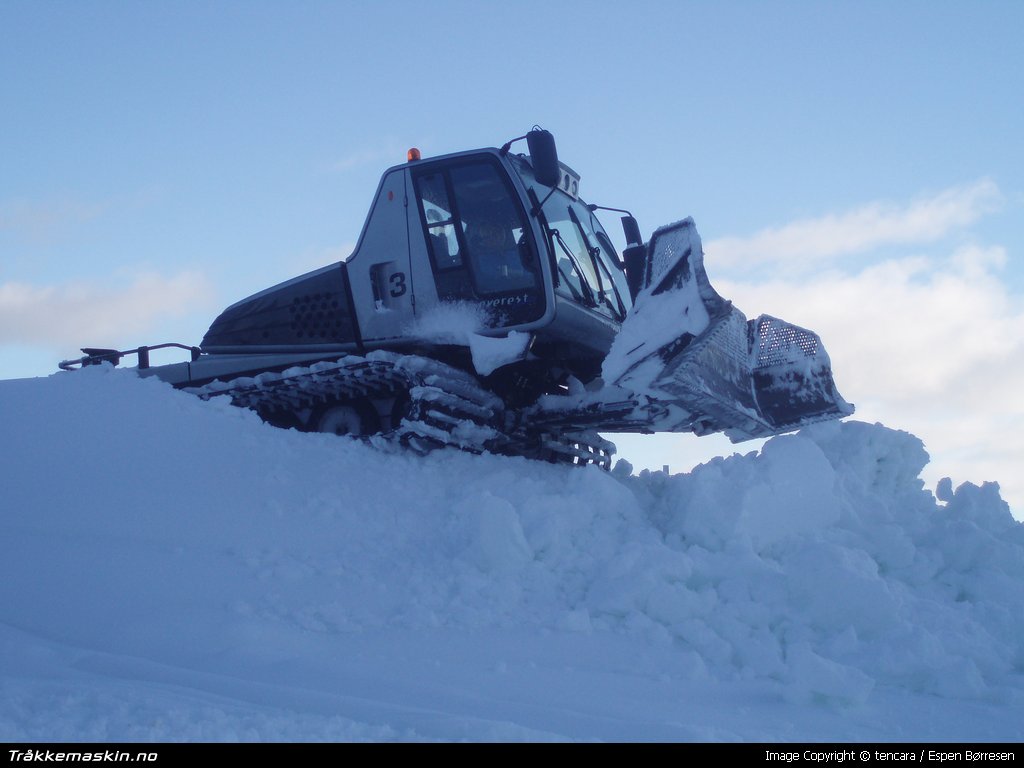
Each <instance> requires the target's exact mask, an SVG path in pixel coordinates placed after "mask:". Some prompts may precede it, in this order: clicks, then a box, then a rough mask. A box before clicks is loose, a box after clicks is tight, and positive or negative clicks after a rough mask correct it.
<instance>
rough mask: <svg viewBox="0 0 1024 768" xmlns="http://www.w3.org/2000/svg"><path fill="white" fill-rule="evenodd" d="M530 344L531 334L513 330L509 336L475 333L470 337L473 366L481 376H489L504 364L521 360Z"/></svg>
mask: <svg viewBox="0 0 1024 768" xmlns="http://www.w3.org/2000/svg"><path fill="white" fill-rule="evenodd" d="M529 346H530V334H528V333H522V332H520V331H512V332H511V333H509V334H508V336H505V337H504V338H502V337H496V338H495V337H490V336H481V335H480V334H478V333H474V334H473V335H472V336H470V337H469V351H470V353H471V354H472V355H473V368H475V369H476V372H477V373H479V374H480V375H481V376H489V375H490V374H491V373H493V372H494V371H496V370H498V369H499V368H501V367H502V366H503V365H508V364H509V363H514V362H515V361H516V360H521V359H522V358H523V355H525V354H526V350H527V347H529Z"/></svg>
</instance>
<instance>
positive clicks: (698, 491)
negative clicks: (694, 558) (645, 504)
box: [665, 435, 840, 550]
mask: <svg viewBox="0 0 1024 768" xmlns="http://www.w3.org/2000/svg"><path fill="white" fill-rule="evenodd" d="M835 484H836V477H835V471H834V470H833V468H832V466H831V465H830V464H829V462H828V460H827V459H826V458H825V456H824V454H823V453H822V451H821V449H820V448H819V447H818V446H817V445H815V443H814V442H813V441H811V440H809V439H807V438H805V437H802V436H800V435H788V436H783V437H776V438H773V439H772V440H770V441H768V442H767V443H766V444H765V445H764V447H763V449H762V451H761V453H760V454H759V455H756V456H750V457H741V456H733V457H731V458H729V459H717V460H714V461H712V462H709V463H708V464H703V465H701V466H699V467H697V468H695V469H694V471H693V472H692V473H691V474H690V475H689V476H678V480H677V479H676V478H672V486H671V488H670V492H671V494H672V495H671V497H669V498H666V503H667V504H668V505H670V507H671V509H670V510H669V512H668V519H667V520H666V521H665V525H666V527H667V530H668V531H674V532H678V533H680V534H682V535H684V536H685V537H687V538H688V539H689V540H691V541H693V542H694V543H701V544H703V545H704V546H707V547H712V548H715V549H717V548H719V547H723V546H725V544H726V542H729V541H732V540H734V539H736V538H737V537H740V538H743V539H746V540H749V541H750V542H751V544H752V545H753V546H754V548H755V549H758V550H761V549H764V548H765V547H769V546H771V545H773V544H775V543H777V542H779V541H782V540H784V539H790V538H793V537H799V536H806V535H811V534H813V533H814V532H815V531H819V530H822V529H825V528H828V527H829V526H831V525H833V524H835V523H836V521H837V520H838V519H839V514H840V512H839V500H838V498H837V496H836V493H835Z"/></svg>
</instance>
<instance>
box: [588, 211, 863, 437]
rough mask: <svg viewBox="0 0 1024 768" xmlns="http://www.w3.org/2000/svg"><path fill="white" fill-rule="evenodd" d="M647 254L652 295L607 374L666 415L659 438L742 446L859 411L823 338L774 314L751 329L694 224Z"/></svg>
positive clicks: (674, 227) (615, 349)
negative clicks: (839, 385)
mask: <svg viewBox="0 0 1024 768" xmlns="http://www.w3.org/2000/svg"><path fill="white" fill-rule="evenodd" d="M647 247H648V258H647V274H646V275H645V279H644V281H643V282H644V285H646V287H645V288H643V290H641V291H640V293H639V294H638V295H637V298H636V302H635V304H634V307H633V310H632V311H631V312H630V314H629V316H628V317H627V318H626V321H625V323H624V324H623V327H622V331H621V332H620V333H619V336H618V337H617V338H616V340H615V343H614V344H613V346H612V349H611V351H610V352H609V354H608V357H607V358H606V359H605V362H604V370H603V375H604V380H605V382H606V383H608V384H612V385H614V386H617V387H621V388H623V389H626V390H629V391H631V392H633V393H635V394H637V395H641V396H645V397H647V398H649V399H650V401H651V402H652V403H655V404H657V405H659V406H661V407H662V408H663V415H662V416H661V417H660V418H659V423H658V424H657V425H656V430H657V431H672V432H694V433H696V434H698V435H705V434H710V433H713V432H723V433H725V434H726V435H727V436H728V437H729V438H730V439H731V440H732V441H733V442H740V441H742V440H750V439H752V438H757V437H769V436H771V435H776V434H780V433H782V432H789V431H792V430H794V429H798V428H799V427H801V426H804V425H806V424H811V423H814V422H818V421H826V420H829V419H837V418H842V417H843V416H848V415H849V414H851V413H853V406H852V405H850V404H849V403H847V402H846V401H845V400H844V399H843V398H842V396H841V395H840V394H839V392H838V391H837V390H836V387H835V383H834V382H833V380H832V367H831V362H830V361H829V357H828V354H827V353H826V352H825V348H824V346H823V345H822V343H821V339H820V338H819V337H818V336H817V334H815V333H813V332H812V331H809V330H807V329H805V328H800V327H798V326H795V325H791V324H790V323H787V322H785V321H783V320H779V319H778V318H775V317H770V316H768V315H761V316H760V317H757V318H756V319H754V320H750V321H748V320H747V318H746V316H745V315H744V314H743V313H742V312H740V311H739V310H738V309H736V308H735V307H733V306H732V303H731V302H729V301H726V300H725V299H723V298H722V297H721V296H719V295H718V293H717V292H716V291H715V290H714V288H712V287H711V284H710V282H709V280H708V276H707V272H706V271H705V269H704V258H703V251H702V248H701V242H700V237H699V235H698V234H697V231H696V229H695V227H694V225H693V220H692V219H685V220H684V221H681V222H677V223H675V224H670V225H668V226H665V227H662V228H661V229H659V230H657V231H656V232H655V233H654V235H653V236H652V237H651V240H650V243H649V244H648V246H647Z"/></svg>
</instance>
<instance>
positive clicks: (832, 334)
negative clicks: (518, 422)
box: [0, 0, 1024, 514]
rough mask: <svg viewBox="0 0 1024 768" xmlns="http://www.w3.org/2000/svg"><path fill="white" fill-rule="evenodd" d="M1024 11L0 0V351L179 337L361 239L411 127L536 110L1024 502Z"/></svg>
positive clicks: (942, 458) (937, 442)
mask: <svg viewBox="0 0 1024 768" xmlns="http://www.w3.org/2000/svg"><path fill="white" fill-rule="evenodd" d="M1021 29H1024V3H1020V2H977V3H967V2H956V3H954V2H901V3H890V2H858V3H853V2H848V3H830V2H773V3H753V2H751V3H746V2H734V3H724V2H723V3H701V4H697V3H685V2H664V3H662V2H642V1H640V2H635V3H633V4H630V5H629V6H628V7H627V6H625V5H624V4H622V3H612V2H599V1H596V2H587V3H575V2H549V3H534V2H525V3H517V4H515V5H514V6H513V5H510V4H507V3H490V2H475V3H470V2H443V1H442V2H435V3H432V4H423V3H412V2H377V3H356V2H352V3H348V2H331V3H314V2H289V3H284V2H275V3H268V2H245V3H242V2H231V3H229V2H224V3H215V2H202V3H199V2H173V3H171V2H164V3H162V2H150V3H124V2H118V3H105V2H89V3H72V2H21V1H20V0H6V2H4V3H2V4H0V104H2V105H3V115H4V117H3V120H2V121H0V378H12V377H20V376H40V375H47V374H49V373H50V372H51V371H52V370H53V369H54V364H55V362H56V361H57V360H58V359H61V358H63V357H69V356H72V355H74V354H76V352H77V348H78V347H79V346H81V345H99V346H105V345H110V346H122V347H125V346H134V345H137V344H142V343H155V342H160V341H166V340H177V341H182V342H187V343H195V342H197V341H198V340H199V339H200V338H201V336H202V333H203V331H204V330H205V328H206V326H207V325H208V324H209V322H210V320H212V318H213V317H214V316H215V315H216V314H217V312H218V311H219V310H220V309H221V308H222V307H223V306H226V305H227V304H229V303H231V302H233V301H235V300H237V299H238V298H241V297H242V296H245V295H247V294H249V293H252V292H254V291H256V290H259V289H261V288H263V287H266V286H268V285H270V284H273V283H275V282H278V281H280V280H283V279H286V278H288V277H291V276H293V275H295V274H298V273H300V272H302V271H305V270H307V269H311V268H314V267H316V266H320V265H322V264H326V263H329V262H331V261H336V260H338V259H340V258H343V257H344V256H346V255H347V254H348V253H349V251H350V249H351V247H352V244H353V243H354V242H355V240H356V238H357V237H358V234H359V230H360V228H361V226H362V222H363V219H364V217H365V215H366V211H367V208H368V205H369V202H370V197H371V195H372V194H373V191H374V189H375V185H376V183H377V180H378V178H379V176H380V173H381V171H382V170H383V169H384V168H385V167H387V166H389V165H392V164H395V163H399V162H402V161H403V159H404V155H405V150H406V148H407V147H409V146H413V145H415V146H418V147H420V148H421V149H422V150H423V152H424V154H425V155H428V156H429V155H433V154H441V153H445V152H449V151H456V150H460V149H467V148H472V147H478V146H495V145H499V144H500V143H502V142H503V141H505V140H506V139H508V138H511V137H513V136H517V135H520V134H522V133H524V132H525V131H526V130H527V129H528V128H529V127H531V126H532V125H533V124H534V123H538V124H540V125H542V126H543V127H545V128H548V129H549V130H551V131H552V132H553V133H554V134H555V136H556V138H557V140H558V144H559V150H560V155H561V156H562V159H563V160H565V161H566V162H568V163H569V164H570V165H572V166H573V167H574V168H575V169H576V170H577V171H579V172H580V173H581V174H582V177H583V183H582V193H583V195H584V197H585V198H586V199H587V200H588V201H592V202H599V203H602V204H605V205H612V206H617V207H626V208H630V209H631V210H633V212H634V213H635V214H636V215H637V217H638V219H639V220H640V223H641V226H642V227H643V228H644V230H645V232H648V233H649V232H650V231H651V230H652V229H653V228H654V227H656V226H658V225H660V224H664V223H667V222H669V221H674V220H677V219H679V218H682V217H683V216H687V215H692V216H693V217H694V218H695V220H696V222H697V226H698V229H699V230H700V232H701V234H702V236H703V238H704V244H705V251H706V252H707V266H708V270H709V273H710V274H711V277H712V280H713V282H714V283H715V285H716V287H718V288H719V290H720V292H721V293H723V295H725V296H727V297H728V298H732V299H734V300H735V301H736V303H737V305H738V306H740V307H741V308H742V309H743V310H744V311H745V312H747V314H748V315H750V316H753V315H756V314H759V313H760V312H762V311H767V312H771V313H773V314H778V315H780V316H781V317H783V318H785V319H787V320H790V321H792V322H796V323H799V324H802V325H807V326H809V327H812V328H814V329H815V330H818V331H820V332H821V333H822V335H823V336H824V338H825V341H826V344H827V346H828V349H829V351H830V352H831V353H832V357H833V362H834V363H835V367H836V376H837V381H838V383H839V386H840V389H841V390H842V391H843V393H844V395H846V397H847V398H848V399H850V400H851V401H853V402H855V403H857V405H858V407H859V413H858V417H860V418H864V419H866V420H870V421H875V420H878V421H882V422H883V423H885V424H887V425H889V426H892V427H894V428H900V429H906V430H908V431H911V432H914V433H915V434H917V435H919V436H921V437H922V438H923V439H924V440H925V442H926V445H927V447H928V449H929V451H930V452H931V453H932V456H933V464H934V467H933V468H932V469H931V470H930V471H931V472H933V473H936V474H940V475H941V474H951V475H953V479H954V481H955V482H959V481H961V480H972V481H975V482H980V481H982V480H998V481H1000V483H1001V485H1002V486H1003V488H1004V495H1006V496H1007V497H1009V498H1011V499H1012V503H1013V504H1014V508H1015V512H1017V513H1018V514H1020V512H1021V510H1022V509H1024V484H1020V481H1017V480H1015V479H1014V478H1011V477H1010V474H1011V470H1012V468H1013V467H1015V466H1016V464H1017V463H1018V462H1017V460H1018V459H1019V457H1020V456H1021V451H1022V450H1024V443H1022V442H1021V440H1022V438H1020V437H1019V435H1022V434H1024V406H1022V405H1021V404H1020V402H1019V395H1017V394H1015V393H1016V392H1018V391H1019V390H1020V386H1019V385H1021V384H1022V383H1024V363H1022V362H1021V361H1022V360H1024V321H1022V318H1024V307H1022V292H1024V268H1022V267H1021V256H1022V254H1024V229H1022V227H1021V225H1020V222H1021V220H1022V217H1021V213H1022V208H1024V151H1022V149H1021V142H1020V138H1019V137H1020V136H1022V135H1024V100H1022V99H1021V96H1020V91H1021V81H1022V77H1024V55H1022V53H1021V46H1020V44H1019V39H1018V38H1019V33H1020V30H1021ZM608 224H609V228H610V229H613V231H614V226H613V225H614V224H615V222H614V220H610V221H609V222H608ZM627 442H628V445H627V444H626V443H627ZM695 446H697V447H695ZM621 447H622V451H621V452H622V453H623V454H625V455H626V456H627V458H630V459H631V460H634V462H635V463H637V464H638V465H639V466H656V467H660V466H661V465H662V464H669V465H670V466H672V467H673V469H678V468H683V466H684V465H686V464H687V463H692V461H696V460H700V459H701V458H702V457H705V456H708V455H713V454H715V453H718V452H722V451H726V452H728V451H731V450H732V448H731V447H730V446H728V444H727V443H724V442H722V443H719V442H716V441H714V440H711V441H697V440H695V439H693V438H689V437H677V436H676V437H671V438H654V439H651V438H644V439H643V440H637V441H624V442H623V445H622V446H621ZM740 448H741V449H742V446H740ZM1013 474H1014V477H1015V475H1016V471H1014V472H1013ZM928 479H930V480H933V479H935V478H933V477H929V478H928Z"/></svg>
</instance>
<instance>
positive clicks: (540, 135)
mask: <svg viewBox="0 0 1024 768" xmlns="http://www.w3.org/2000/svg"><path fill="white" fill-rule="evenodd" d="M526 144H527V146H528V147H529V151H530V162H531V163H532V164H533V175H534V176H536V177H537V181H538V182H540V183H541V184H543V185H544V186H545V187H557V186H558V184H559V182H560V181H561V180H562V171H561V169H560V167H559V165H558V150H557V149H555V137H554V136H552V135H551V132H550V131H545V130H543V129H541V128H534V129H533V130H532V131H530V132H529V133H528V134H526Z"/></svg>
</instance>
